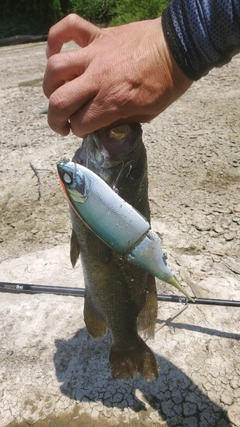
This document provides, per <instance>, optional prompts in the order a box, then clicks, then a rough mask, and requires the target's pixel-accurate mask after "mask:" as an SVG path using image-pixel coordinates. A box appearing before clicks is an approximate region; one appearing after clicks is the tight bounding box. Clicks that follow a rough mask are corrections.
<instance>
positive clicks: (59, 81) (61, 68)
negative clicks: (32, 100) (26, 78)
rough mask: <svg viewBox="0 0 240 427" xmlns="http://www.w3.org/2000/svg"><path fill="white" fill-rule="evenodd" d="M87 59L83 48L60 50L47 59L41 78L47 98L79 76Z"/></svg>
mask: <svg viewBox="0 0 240 427" xmlns="http://www.w3.org/2000/svg"><path fill="white" fill-rule="evenodd" d="M87 65H88V61H87V58H86V55H85V53H84V50H81V49H79V50H78V51H69V52H61V53H60V54H56V55H54V56H52V57H51V58H50V59H49V60H48V64H47V67H46V70H45V74H44V78H43V91H44V94H45V95H46V96H47V98H49V97H50V95H51V94H52V93H53V92H54V91H55V90H56V89H58V88H59V87H60V86H62V85H63V84H64V83H66V82H69V81H71V80H73V79H75V78H77V77H79V76H80V75H81V74H82V73H83V72H84V71H85V69H86V67H87Z"/></svg>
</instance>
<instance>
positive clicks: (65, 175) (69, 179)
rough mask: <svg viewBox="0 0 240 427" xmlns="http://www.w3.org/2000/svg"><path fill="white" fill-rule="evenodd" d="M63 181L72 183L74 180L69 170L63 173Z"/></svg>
mask: <svg viewBox="0 0 240 427" xmlns="http://www.w3.org/2000/svg"><path fill="white" fill-rule="evenodd" d="M62 178H63V181H64V182H65V184H71V182H72V177H71V176H70V175H68V173H67V172H65V173H64V174H63V177H62Z"/></svg>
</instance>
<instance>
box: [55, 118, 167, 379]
mask: <svg viewBox="0 0 240 427" xmlns="http://www.w3.org/2000/svg"><path fill="white" fill-rule="evenodd" d="M109 151H110V153H109ZM73 162H74V163H75V164H76V166H78V165H83V166H86V167H87V168H88V169H89V172H90V171H92V172H94V173H95V174H97V175H98V176H99V177H101V178H102V179H103V180H104V182H105V183H106V184H107V186H109V187H111V188H114V189H115V192H114V194H115V195H116V196H117V194H116V191H118V194H119V195H118V196H117V197H118V199H119V200H120V197H121V198H122V199H124V200H125V201H126V202H127V203H129V204H130V205H131V206H134V208H135V209H137V211H138V212H140V213H141V224H142V225H141V227H143V229H144V230H145V229H146V228H147V227H149V221H150V210H149V203H148V182H147V159H146V150H145V147H144V145H143V142H142V131H141V126H140V125H129V126H127V127H126V129H125V128H123V127H120V128H115V129H109V130H106V131H102V130H101V131H100V132H98V133H94V134H90V135H88V136H87V137H86V138H84V140H83V144H82V146H81V147H80V148H79V149H78V150H77V152H76V153H75V155H74V157H73ZM61 166H64V164H62V163H61V162H60V163H59V164H58V173H59V176H60V180H61V183H62V185H63V187H65V192H66V189H67V183H66V182H64V181H63V173H64V172H63V169H61ZM66 166H67V164H66ZM74 168H75V166H74ZM76 175H77V174H76ZM76 175H75V176H76ZM85 183H86V181H85ZM106 184H105V185H106ZM109 187H108V188H109ZM92 188H93V187H92ZM111 188H109V190H111ZM105 189H106V187H105ZM78 190H79V188H78ZM111 192H112V190H111ZM100 195H101V193H100ZM103 196H104V195H103ZM68 200H69V195H68ZM69 201H70V200H69ZM85 203H86V201H85ZM121 203H122V202H121ZM124 203H125V202H124ZM83 205H84V203H83ZM131 210H132V208H131V207H130V211H131ZM134 212H135V210H134ZM70 214H71V221H72V229H73V231H72V237H71V261H72V264H73V266H74V265H75V264H76V262H77V259H78V257H79V255H80V256H81V262H82V268H83V275H84V281H85V289H86V292H85V301H84V320H85V323H86V327H87V330H88V332H89V334H90V335H91V336H92V338H94V339H97V338H101V337H103V335H104V334H105V332H106V330H107V329H109V330H110V332H111V336H112V346H111V350H110V355H109V362H110V368H111V373H112V377H113V378H132V377H134V376H136V375H139V374H141V375H142V376H143V377H145V378H146V379H147V380H153V379H155V378H156V377H157V376H158V372H159V368H158V364H157V362H156V359H155V356H154V354H153V352H152V350H151V349H150V348H149V347H148V346H147V344H146V343H145V342H144V340H143V339H142V338H141V337H140V335H139V333H141V334H143V335H144V338H148V337H153V336H154V329H155V324H156V319H157V309H158V306H157V292H156V284H155V278H154V276H153V275H152V274H150V273H149V272H147V271H144V270H142V269H141V268H139V267H138V266H137V265H133V264H131V263H129V261H127V260H126V259H125V258H124V256H123V255H122V253H121V251H120V252H117V251H116V250H115V249H113V247H115V244H113V245H112V247H110V246H109V245H107V244H106V243H104V241H103V240H102V239H100V238H99V237H98V236H97V235H96V233H95V232H93V231H92V230H91V229H90V228H89V226H87V225H86V224H85V223H84V221H85V222H86V223H89V222H90V219H89V217H88V215H87V216H86V218H85V219H84V221H83V220H82V219H80V218H79V215H78V214H77V213H76V209H75V210H74V209H73V207H72V206H70ZM92 214H94V215H95V217H94V218H93V222H94V221H95V223H98V220H99V221H100V220H102V219H104V220H106V218H107V219H109V214H108V212H106V211H104V212H101V211H100V210H99V207H98V205H94V207H93V209H92ZM134 214H135V213H133V215H134ZM116 215H118V209H117V210H116ZM120 220H121V218H118V219H117V222H118V221H120ZM115 222H116V221H115ZM110 223H111V221H110V220H109V222H108V221H107V224H110ZM119 226H120V224H119ZM107 228H108V225H107V226H106V228H103V234H104V233H106V232H107ZM116 228H117V229H118V226H117V224H116ZM121 234H123V233H122V232H121V233H120V237H121ZM102 237H104V236H102ZM120 240H121V239H120ZM115 243H116V244H117V245H118V239H115ZM119 249H120V250H121V248H119Z"/></svg>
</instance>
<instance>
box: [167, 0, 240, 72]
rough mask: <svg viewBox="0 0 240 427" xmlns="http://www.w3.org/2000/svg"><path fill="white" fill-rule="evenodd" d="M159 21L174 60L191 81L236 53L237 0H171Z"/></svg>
mask: <svg viewBox="0 0 240 427" xmlns="http://www.w3.org/2000/svg"><path fill="white" fill-rule="evenodd" d="M162 23H163V30H164V34H165V37H166V40H167V43H168V45H169V47H170V50H171V52H172V55H173V57H174V59H175V60H176V62H177V64H178V65H179V66H180V68H181V69H182V71H183V72H184V73H185V74H186V75H187V76H188V77H189V78H191V79H192V80H198V79H200V78H201V77H202V76H204V75H206V74H207V73H208V72H209V71H210V70H211V69H212V68H214V67H218V66H222V65H224V64H225V63H227V62H229V61H230V60H231V58H232V57H233V56H234V55H236V54H237V53H239V52H240V0H172V2H171V3H170V4H169V6H168V7H167V9H165V10H164V12H163V15H162Z"/></svg>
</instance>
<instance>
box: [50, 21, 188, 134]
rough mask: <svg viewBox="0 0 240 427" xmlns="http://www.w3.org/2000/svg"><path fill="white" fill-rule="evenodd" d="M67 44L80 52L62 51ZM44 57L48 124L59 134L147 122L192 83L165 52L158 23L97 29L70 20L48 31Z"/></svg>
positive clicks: (87, 131)
mask: <svg viewBox="0 0 240 427" xmlns="http://www.w3.org/2000/svg"><path fill="white" fill-rule="evenodd" d="M71 40H74V41H75V42H76V43H77V44H78V45H79V46H80V47H81V49H77V50H74V51H68V52H61V48H62V45H63V44H64V43H67V42H69V41H71ZM47 57H48V64H47V68H46V72H45V76H44V82H43V90H44V93H45V95H46V96H47V97H48V98H49V109H48V121H49V126H50V127H51V128H52V129H53V130H54V131H55V132H57V133H59V134H61V135H67V134H68V133H69V131H70V129H71V130H72V132H73V134H75V135H77V136H84V135H85V134H87V133H90V132H93V131H94V130H97V129H99V128H102V127H104V126H108V125H110V124H112V123H115V122H116V123H123V122H124V123H126V122H140V123H143V122H148V121H150V120H151V119H153V118H154V117H156V116H157V115H158V114H160V113H161V112H162V111H163V110H165V109H166V108H167V107H168V106H169V105H170V104H171V103H172V102H174V101H175V100H176V99H177V98H178V97H179V96H181V95H182V94H183V93H184V92H185V91H186V90H187V89H188V88H189V87H190V85H191V84H192V80H190V79H189V78H188V77H187V76H185V74H184V73H183V72H182V71H181V69H180V68H179V67H178V65H177V64H176V62H175V61H174V59H173V57H172V55H171V52H170V51H169V49H168V46H167V43H166V41H165V38H164V34H163V30H162V26H161V18H157V19H154V20H150V21H140V22H135V23H131V24H127V25H123V26H119V27H112V28H106V29H100V28H98V27H96V26H94V25H92V24H90V23H89V22H87V21H85V20H84V19H82V18H80V17H79V16H77V15H74V14H71V15H68V16H67V17H66V18H64V19H63V20H62V21H60V22H58V23H57V24H56V25H54V26H53V27H52V28H51V29H50V32H49V36H48V45H47Z"/></svg>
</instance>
